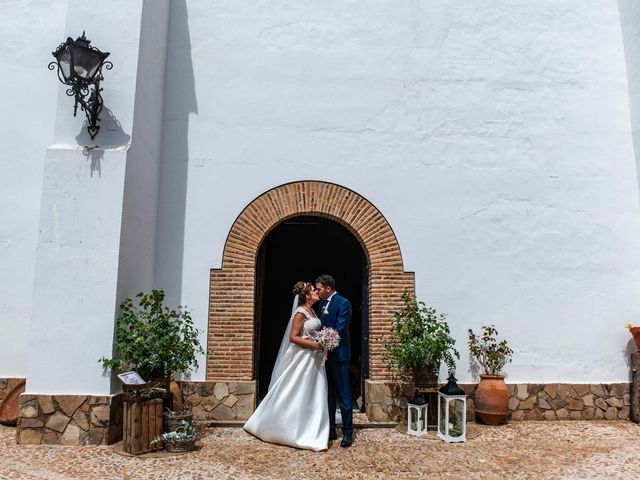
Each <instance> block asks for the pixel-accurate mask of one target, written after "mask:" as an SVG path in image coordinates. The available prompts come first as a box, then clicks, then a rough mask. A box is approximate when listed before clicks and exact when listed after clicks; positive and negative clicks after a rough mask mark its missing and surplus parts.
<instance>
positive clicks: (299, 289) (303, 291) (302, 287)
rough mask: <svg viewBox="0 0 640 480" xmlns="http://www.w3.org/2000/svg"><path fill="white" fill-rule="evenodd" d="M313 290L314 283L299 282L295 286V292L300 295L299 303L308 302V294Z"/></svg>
mask: <svg viewBox="0 0 640 480" xmlns="http://www.w3.org/2000/svg"><path fill="white" fill-rule="evenodd" d="M312 290H313V285H312V284H311V283H307V282H298V283H296V284H295V285H294V286H293V293H294V294H297V295H299V300H298V303H299V304H300V305H304V304H305V303H307V295H309V294H310V293H311V291H312Z"/></svg>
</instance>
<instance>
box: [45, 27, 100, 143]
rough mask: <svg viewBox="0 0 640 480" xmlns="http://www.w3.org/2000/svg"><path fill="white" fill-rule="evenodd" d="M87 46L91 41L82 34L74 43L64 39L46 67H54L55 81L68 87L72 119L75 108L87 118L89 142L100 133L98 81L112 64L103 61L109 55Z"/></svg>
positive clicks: (71, 40)
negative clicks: (53, 60)
mask: <svg viewBox="0 0 640 480" xmlns="http://www.w3.org/2000/svg"><path fill="white" fill-rule="evenodd" d="M90 44H91V40H87V37H85V34H84V32H82V36H81V37H78V38H76V39H75V40H73V39H72V38H71V37H68V38H67V41H66V42H64V43H62V44H60V46H59V47H58V48H57V49H56V51H55V52H52V53H53V56H54V57H55V58H56V61H55V62H51V63H50V64H49V70H53V69H55V68H56V67H57V68H58V79H59V80H60V81H61V82H62V83H63V84H64V85H69V88H68V89H67V95H69V96H70V97H74V99H75V103H74V105H73V116H74V117H75V116H76V113H77V112H78V105H80V109H81V110H82V111H83V112H84V113H85V115H86V116H87V123H88V125H87V130H88V131H89V135H90V136H91V139H92V140H93V138H94V137H95V136H96V135H97V134H98V131H99V130H100V126H99V125H98V122H99V121H100V118H99V115H100V111H101V110H102V95H101V94H100V92H101V91H102V88H100V82H101V81H102V80H104V77H103V76H102V67H104V68H106V69H107V70H111V69H112V68H113V64H112V63H111V62H107V61H105V59H106V58H107V57H108V56H109V52H101V51H100V50H98V49H97V48H95V47H92V46H91V45H90Z"/></svg>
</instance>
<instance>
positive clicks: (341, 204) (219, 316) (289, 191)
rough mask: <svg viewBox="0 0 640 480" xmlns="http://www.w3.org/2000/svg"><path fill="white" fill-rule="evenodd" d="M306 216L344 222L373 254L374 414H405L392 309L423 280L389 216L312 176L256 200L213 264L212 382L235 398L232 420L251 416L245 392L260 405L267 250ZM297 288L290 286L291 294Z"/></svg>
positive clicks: (370, 396)
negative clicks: (262, 255) (261, 271)
mask: <svg viewBox="0 0 640 480" xmlns="http://www.w3.org/2000/svg"><path fill="white" fill-rule="evenodd" d="M301 216H312V217H321V218H325V219H327V220H331V221H333V222H335V223H338V224H340V226H342V227H344V229H346V230H347V231H348V232H350V233H351V234H352V235H353V237H354V238H356V239H357V240H358V242H359V244H360V246H361V248H362V250H363V251H364V252H365V254H366V258H367V260H368V264H367V266H368V271H367V273H366V275H365V277H366V284H367V288H366V294H367V295H368V298H367V299H366V301H365V304H366V305H368V309H367V310H366V312H367V315H368V318H367V321H366V322H364V321H363V322H362V324H363V325H366V326H367V327H368V334H367V335H366V337H368V338H367V339H368V348H366V349H364V350H363V352H366V354H367V355H368V359H367V360H366V361H365V363H366V377H367V380H366V382H365V386H366V387H365V392H364V400H365V405H366V410H367V416H369V417H370V418H372V419H376V420H384V421H387V420H389V419H390V418H399V417H398V416H399V415H400V414H399V412H400V411H401V408H400V407H399V405H400V404H399V403H398V402H396V400H397V399H398V398H399V397H398V396H397V395H396V394H395V393H393V392H395V391H396V388H395V386H394V385H395V384H394V383H393V379H392V378H391V375H390V373H389V371H388V370H387V368H386V362H385V349H384V341H385V338H386V337H387V336H388V335H389V332H390V331H391V325H392V317H391V314H390V312H391V311H393V310H398V309H400V308H402V300H401V297H402V293H403V292H404V291H405V290H409V291H414V290H415V277H414V274H413V272H406V271H405V270H404V265H403V261H402V254H401V252H400V246H399V244H398V240H397V238H396V236H395V234H394V232H393V229H392V228H391V225H390V224H389V222H388V221H387V219H386V218H385V217H384V215H382V213H381V212H380V211H379V210H378V209H377V208H376V207H375V206H374V205H373V204H372V203H371V202H370V201H369V200H367V199H366V198H364V197H363V196H361V195H359V194H358V193H356V192H354V191H353V190H350V189H348V188H345V187H342V186H340V185H336V184H333V183H327V182H320V181H314V180H305V181H299V182H292V183H287V184H284V185H280V186H277V187H275V188H272V189H271V190H268V191H266V192H264V193H262V194H260V195H259V196H258V197H256V198H255V199H253V200H252V201H251V202H249V203H248V204H247V206H246V207H245V208H244V209H243V210H242V211H241V212H240V214H239V215H238V217H237V218H236V220H235V221H234V222H233V225H232V226H231V229H230V230H229V234H228V236H227V241H226V242H225V245H224V250H223V253H222V265H221V266H220V268H214V269H211V273H210V278H209V323H208V338H207V347H208V351H209V354H208V355H207V366H206V368H207V374H206V380H207V382H208V383H210V384H211V383H212V384H214V385H215V386H216V387H217V388H218V389H219V391H218V393H219V395H218V397H222V398H224V397H225V392H227V393H228V394H229V397H230V399H229V402H228V403H229V404H230V405H233V407H228V408H231V409H236V410H235V411H233V410H232V411H231V412H227V413H228V414H229V418H238V419H246V418H248V415H249V413H250V411H253V410H252V409H253V407H251V409H249V408H246V407H247V405H245V404H243V408H242V412H241V413H240V410H239V409H238V407H237V406H236V405H235V402H236V400H237V398H238V397H237V395H238V394H240V395H245V394H250V395H251V402H252V403H255V400H257V397H258V391H257V388H256V386H257V385H256V383H257V382H256V380H255V370H254V366H255V364H256V356H257V355H256V353H257V352H256V351H255V347H256V341H255V337H256V331H255V327H256V311H255V307H256V305H257V303H256V298H255V295H256V293H258V292H257V288H256V280H257V275H258V271H257V266H258V264H257V258H258V254H259V250H260V248H261V246H262V244H263V242H264V240H265V238H266V237H267V236H268V235H269V233H271V231H272V230H274V229H276V228H278V226H279V225H281V224H282V223H283V222H286V221H287V220H290V219H294V218H299V217H301ZM310 243H313V242H310ZM329 273H331V272H329ZM311 276H313V275H311ZM309 280H312V278H309ZM338 281H339V280H338ZM291 287H292V285H291V284H287V288H286V290H285V298H286V297H287V296H288V295H287V292H288V291H289V288H291ZM338 288H341V287H340V285H339V284H338ZM289 298H291V297H290V296H289ZM288 308H290V305H289V307H288ZM287 315H288V313H285V319H286V317H287ZM280 335H281V334H280ZM363 336H364V335H363ZM279 341H280V340H277V341H276V343H278V342H279ZM218 384H219V385H218ZM205 390H206V389H205ZM389 392H391V393H389ZM217 401H219V399H217ZM243 401H244V400H243ZM390 402H391V403H390ZM393 402H395V403H393ZM238 403H240V402H239V401H238ZM245 403H246V402H245ZM223 406H224V405H223ZM209 407H210V405H209ZM234 416H235V417H234Z"/></svg>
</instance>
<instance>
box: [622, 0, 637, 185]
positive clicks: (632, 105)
mask: <svg viewBox="0 0 640 480" xmlns="http://www.w3.org/2000/svg"><path fill="white" fill-rule="evenodd" d="M618 7H619V11H620V27H621V29H622V39H623V43H624V53H625V60H626V65H627V83H628V85H629V110H630V112H631V131H632V136H633V149H634V156H635V160H636V172H637V173H636V174H637V176H638V185H639V187H640V2H638V1H637V0H618Z"/></svg>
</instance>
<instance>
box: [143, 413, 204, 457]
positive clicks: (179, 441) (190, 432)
mask: <svg viewBox="0 0 640 480" xmlns="http://www.w3.org/2000/svg"><path fill="white" fill-rule="evenodd" d="M160 442H163V443H164V447H165V448H166V449H167V451H168V452H189V451H191V450H193V449H194V448H195V446H196V429H195V428H194V427H193V425H192V424H191V423H189V422H187V421H185V420H183V421H182V425H181V426H179V427H178V428H176V429H175V430H174V431H172V432H166V433H163V434H162V435H158V436H157V437H155V438H154V439H153V440H151V443H152V444H159V443H160Z"/></svg>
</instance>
